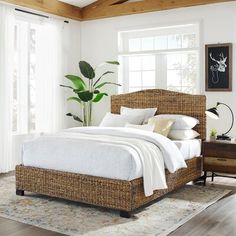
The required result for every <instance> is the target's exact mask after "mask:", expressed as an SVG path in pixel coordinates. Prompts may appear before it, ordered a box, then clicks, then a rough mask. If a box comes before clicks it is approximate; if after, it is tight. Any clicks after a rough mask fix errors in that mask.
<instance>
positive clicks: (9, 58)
mask: <svg viewBox="0 0 236 236" xmlns="http://www.w3.org/2000/svg"><path fill="white" fill-rule="evenodd" d="M13 65H14V9H12V8H10V7H8V6H5V5H1V4H0V109H1V112H0V173H1V172H8V171H10V170H12V169H13V168H14V167H13V158H12V115H11V110H12V100H11V99H12V80H13V72H14V66H13Z"/></svg>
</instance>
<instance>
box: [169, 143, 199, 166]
mask: <svg viewBox="0 0 236 236" xmlns="http://www.w3.org/2000/svg"><path fill="white" fill-rule="evenodd" d="M173 142H174V143H175V144H176V145H177V147H178V149H179V150H180V152H181V153H182V155H183V158H184V160H185V161H186V160H189V159H192V158H194V157H199V156H200V155H201V145H202V142H201V139H191V140H173Z"/></svg>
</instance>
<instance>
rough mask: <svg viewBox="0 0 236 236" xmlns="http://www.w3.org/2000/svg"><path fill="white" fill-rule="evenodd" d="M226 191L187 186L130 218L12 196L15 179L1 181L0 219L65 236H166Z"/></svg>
mask: <svg viewBox="0 0 236 236" xmlns="http://www.w3.org/2000/svg"><path fill="white" fill-rule="evenodd" d="M229 192H230V191H229V190H222V189H217V188H214V187H203V186H191V185H187V186H185V187H183V188H181V189H179V190H177V191H175V192H173V193H171V194H168V195H167V196H166V197H165V198H163V199H162V200H160V201H158V202H156V203H154V204H152V205H150V206H148V207H146V208H143V209H142V210H141V211H137V212H135V216H134V217H133V218H131V219H124V218H120V217H119V213H118V212H115V211H111V210H107V209H103V208H99V207H91V206H87V205H85V204H79V203H74V202H70V201H64V200H59V199H55V198H48V197H43V196H39V195H36V194H29V193H26V196H25V197H19V196H16V195H15V179H14V177H7V178H3V179H0V216H2V217H5V218H9V219H13V220H16V221H19V222H23V223H27V224H30V225H34V226H38V227H41V228H44V229H48V230H53V231H56V232H59V233H64V234H67V235H73V236H79V235H84V236H85V235H86V236H89V235H91V236H92V235H93V236H95V235H96V236H106V235H107V236H108V235H109V236H110V235H112V236H121V235H122V236H123V235H125V236H131V235H136V236H139V235H140V236H141V235H168V234H169V233H170V232H172V231H174V230H175V229H177V228H178V227H179V226H181V225H183V224H184V223H185V222H187V221H188V220H190V219H191V218H192V217H194V216H195V215H197V214H199V213H200V212H201V211H203V210H204V209H206V208H207V207H208V206H210V205H212V204H214V203H215V202H216V201H218V200H219V199H221V198H222V197H223V196H225V195H227V194H228V193H229Z"/></svg>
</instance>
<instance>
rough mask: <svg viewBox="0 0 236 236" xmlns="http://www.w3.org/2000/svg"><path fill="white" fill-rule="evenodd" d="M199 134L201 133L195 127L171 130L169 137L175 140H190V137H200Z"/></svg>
mask: <svg viewBox="0 0 236 236" xmlns="http://www.w3.org/2000/svg"><path fill="white" fill-rule="evenodd" d="M199 135H200V134H199V133H198V132H197V131H195V130H193V129H189V130H183V129H182V130H171V131H170V133H169V135H168V138H170V139H174V140H189V139H194V138H196V137H198V136H199Z"/></svg>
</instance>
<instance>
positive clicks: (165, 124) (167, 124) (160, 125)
mask: <svg viewBox="0 0 236 236" xmlns="http://www.w3.org/2000/svg"><path fill="white" fill-rule="evenodd" d="M174 122H175V120H171V119H159V120H158V119H155V118H150V119H149V121H148V124H149V125H154V131H153V132H155V133H158V134H161V135H163V136H166V137H167V136H168V134H169V132H170V129H171V127H172V125H173V124H174Z"/></svg>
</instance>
